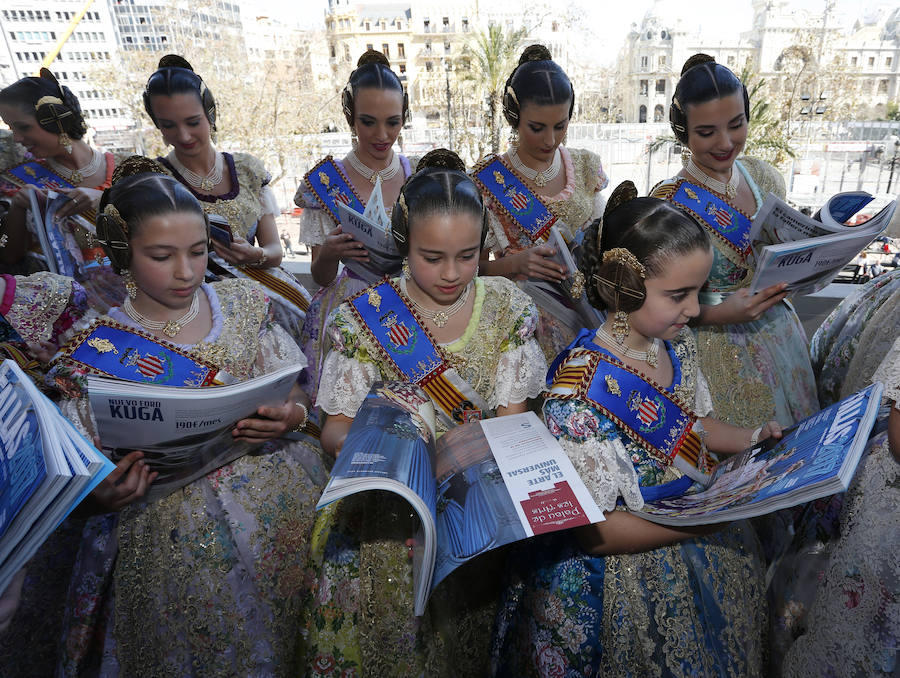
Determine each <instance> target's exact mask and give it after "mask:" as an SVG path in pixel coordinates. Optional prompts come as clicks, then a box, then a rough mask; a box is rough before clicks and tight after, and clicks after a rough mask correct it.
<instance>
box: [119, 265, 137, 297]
mask: <svg viewBox="0 0 900 678" xmlns="http://www.w3.org/2000/svg"><path fill="white" fill-rule="evenodd" d="M122 281H123V282H124V284H125V292H126V293H127V294H128V298H129V299H136V298H137V292H138V288H137V283H135V282H134V277H133V276H132V275H131V271H130V270H128V269H126V270H125V272H124V273H122Z"/></svg>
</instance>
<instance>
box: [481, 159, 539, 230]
mask: <svg viewBox="0 0 900 678" xmlns="http://www.w3.org/2000/svg"><path fill="white" fill-rule="evenodd" d="M471 175H472V179H473V180H474V181H475V183H476V184H478V187H479V188H480V189H481V190H482V191H486V192H487V193H489V194H490V195H491V198H493V200H494V202H495V203H496V204H497V206H498V207H499V208H500V210H501V211H502V212H503V213H504V214H506V216H507V217H509V218H510V219H511V220H512V222H513V223H514V224H516V225H517V226H518V227H519V228H520V229H522V231H524V232H525V234H526V235H527V236H528V238H529V239H530V240H531V242H532V243H533V244H540V243H542V242H544V241H546V240H547V234H548V233H549V231H550V227H551V226H553V224H554V223H555V222H556V216H555V215H554V214H553V213H552V212H551V211H550V208H549V207H547V205H546V204H545V203H544V201H543V200H542V199H541V197H540V196H539V195H537V194H536V193H535V192H534V191H532V190H531V189H530V188H528V186H527V185H526V184H525V181H524V179H522V177H520V176H519V175H518V173H516V171H515V170H513V169H512V168H511V167H509V166H508V165H507V164H506V163H504V162H503V160H502V159H501V157H500V156H499V155H494V156H488V157H487V158H485V159H484V160H482V161H481V162H479V163H478V164H477V165H475V167H474V168H472V172H471Z"/></svg>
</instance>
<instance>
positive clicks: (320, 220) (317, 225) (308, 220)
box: [294, 180, 335, 247]
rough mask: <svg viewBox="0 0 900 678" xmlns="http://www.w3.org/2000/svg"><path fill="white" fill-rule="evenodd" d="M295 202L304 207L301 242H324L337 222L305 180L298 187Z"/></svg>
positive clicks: (310, 245) (317, 243)
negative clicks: (324, 208)
mask: <svg viewBox="0 0 900 678" xmlns="http://www.w3.org/2000/svg"><path fill="white" fill-rule="evenodd" d="M294 203H295V204H296V205H297V206H298V207H302V208H303V212H302V213H301V214H300V242H302V243H303V244H305V245H308V246H309V247H312V246H313V245H322V244H324V243H325V236H327V235H328V234H329V233H331V231H333V230H334V229H335V223H334V220H333V219H332V218H331V216H330V215H329V214H328V212H326V211H325V210H323V209H322V206H321V205H320V204H319V201H318V200H316V197H315V196H314V195H313V193H312V191H311V190H310V188H309V186H308V185H307V183H306V181H305V180H304V181H302V182H301V183H300V186H298V187H297V192H296V193H295V194H294Z"/></svg>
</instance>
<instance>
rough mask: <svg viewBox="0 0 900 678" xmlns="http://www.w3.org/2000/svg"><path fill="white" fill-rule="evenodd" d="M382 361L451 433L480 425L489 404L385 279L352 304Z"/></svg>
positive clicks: (351, 301)
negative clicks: (421, 394)
mask: <svg viewBox="0 0 900 678" xmlns="http://www.w3.org/2000/svg"><path fill="white" fill-rule="evenodd" d="M348 301H349V304H350V308H351V309H352V310H353V312H354V314H355V315H356V317H357V319H358V320H359V321H360V323H361V324H362V327H363V328H364V329H365V330H366V331H367V332H368V334H369V336H370V337H371V338H372V339H373V340H374V342H375V343H376V344H377V346H378V347H379V348H380V349H381V351H380V352H381V356H380V357H381V358H382V360H384V361H385V362H386V363H388V364H389V365H391V366H393V368H394V369H395V370H396V371H397V372H398V373H400V374H401V375H402V378H403V380H404V381H408V382H410V383H414V384H417V385H418V386H419V387H421V388H422V390H423V391H425V392H426V393H427V394H428V396H429V397H430V398H431V399H432V400H433V401H434V403H435V406H436V408H435V409H436V413H437V415H438V417H439V418H441V419H442V420H443V422H444V424H445V425H446V426H447V427H448V428H452V427H453V426H455V425H457V424H462V423H466V422H467V421H474V420H476V419H481V418H482V414H483V412H485V411H486V410H487V403H485V401H484V399H483V398H481V396H479V395H478V393H477V392H476V391H475V389H473V388H472V387H471V386H470V385H469V384H467V383H466V382H465V380H463V378H462V377H461V376H459V374H458V373H457V372H456V370H455V369H454V368H453V367H452V366H451V365H450V363H449V362H448V360H447V357H446V355H445V352H444V349H443V348H441V346H440V345H439V344H438V343H437V341H435V340H434V337H432V336H431V333H430V332H429V331H428V330H427V329H425V327H424V325H423V324H422V322H421V321H420V320H419V318H418V317H417V316H416V314H415V312H414V311H413V310H412V309H411V308H410V307H409V305H408V304H407V303H406V300H405V299H404V297H403V294H402V293H401V292H400V290H399V289H398V288H397V287H396V285H395V284H394V283H393V281H391V280H388V279H385V280H383V281H382V282H380V283H378V284H376V285H373V286H371V287H368V288H366V289H364V290H362V291H361V292H359V293H357V294H355V295H354V296H352V297H350V299H349V300H348Z"/></svg>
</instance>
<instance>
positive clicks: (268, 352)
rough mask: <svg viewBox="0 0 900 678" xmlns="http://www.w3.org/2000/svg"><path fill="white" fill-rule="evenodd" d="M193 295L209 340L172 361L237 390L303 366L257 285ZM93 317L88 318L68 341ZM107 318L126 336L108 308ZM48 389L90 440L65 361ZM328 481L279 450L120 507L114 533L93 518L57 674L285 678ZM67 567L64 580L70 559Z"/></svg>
mask: <svg viewBox="0 0 900 678" xmlns="http://www.w3.org/2000/svg"><path fill="white" fill-rule="evenodd" d="M45 275H49V274H45ZM201 289H202V290H203V293H204V294H205V295H206V298H207V299H208V301H209V304H210V308H211V310H212V318H213V326H212V328H211V330H210V332H209V334H208V335H207V337H206V338H205V339H204V340H203V341H202V342H199V343H197V344H195V345H182V346H180V348H182V349H183V350H185V351H187V352H188V353H189V354H192V355H193V356H195V357H196V358H198V359H202V360H204V361H207V362H210V363H213V364H215V365H217V366H218V367H219V368H220V369H224V370H225V371H227V372H228V373H229V374H231V375H232V376H234V377H235V378H237V379H238V380H242V379H249V378H252V377H254V376H258V375H261V374H265V373H267V372H270V371H272V370H275V369H279V368H281V367H285V366H287V365H296V364H297V363H298V362H299V363H301V364H302V363H303V356H302V353H301V352H300V350H299V348H298V347H297V346H296V344H295V343H294V342H293V341H292V340H291V339H290V338H289V337H288V336H287V334H286V333H285V332H284V330H283V329H282V328H281V327H280V326H278V325H277V324H275V323H274V322H273V320H272V318H271V315H270V312H269V306H268V300H267V299H266V296H265V294H264V293H263V291H262V290H261V289H260V288H259V286H258V285H257V284H256V283H253V282H250V281H244V280H225V281H222V282H218V283H213V284H211V285H209V284H205V285H203V287H202V288H201ZM96 317H97V314H95V313H92V312H89V313H87V314H85V316H84V317H83V318H82V319H81V321H79V322H78V323H76V324H75V325H74V326H73V327H72V329H71V330H70V333H75V332H78V331H79V330H81V329H82V328H84V327H86V326H87V325H88V324H89V323H90V322H92V321H93V320H94V319H95V318H96ZM108 317H109V318H111V319H112V320H114V321H116V322H118V323H121V324H126V325H131V326H134V325H133V321H131V320H130V318H128V316H126V315H125V314H124V313H122V312H121V311H120V310H119V309H118V308H113V309H111V310H110V312H109V315H108ZM49 376H50V377H51V378H52V379H54V380H55V382H56V383H57V384H58V385H59V386H60V387H61V388H62V389H63V390H64V391H65V392H66V393H67V394H68V395H69V397H68V398H67V399H65V400H64V401H63V402H62V403H61V404H60V409H61V410H62V412H63V414H64V415H66V416H67V417H68V418H69V419H70V420H72V421H73V422H74V423H75V425H76V427H78V428H79V430H80V431H81V432H82V434H83V435H85V436H86V437H88V439H90V438H91V437H92V436H93V435H94V434H95V433H96V424H95V422H94V419H93V416H92V413H91V410H90V405H89V403H88V399H87V396H86V394H85V392H84V388H85V384H86V376H87V375H86V374H85V372H84V371H83V369H81V368H79V366H77V365H76V364H74V363H71V362H68V361H67V359H66V358H65V357H63V358H61V360H60V361H59V362H58V363H57V365H56V367H55V368H54V370H52V371H51V373H50V375H49ZM325 479H326V471H325V469H324V466H323V464H322V461H321V456H320V448H319V447H318V444H317V443H316V442H315V441H313V440H311V439H309V438H304V439H303V440H302V441H296V442H288V441H283V440H276V441H270V442H268V443H266V444H264V445H263V446H262V447H261V448H259V449H258V450H257V451H255V452H253V453H251V454H248V455H246V456H244V457H241V458H239V459H237V460H236V461H234V462H232V463H231V464H228V465H226V466H223V467H221V468H219V469H217V470H216V471H214V472H212V473H210V474H208V475H207V476H205V477H204V478H201V479H199V480H197V481H194V482H193V483H191V484H189V485H187V486H185V487H184V488H182V489H180V490H177V491H176V492H174V493H173V494H171V495H169V496H167V497H165V498H163V499H160V500H158V501H156V502H153V503H151V504H145V503H143V502H141V503H137V504H132V505H130V506H129V507H127V508H126V509H124V510H123V511H122V512H121V513H120V514H119V515H118V521H117V520H116V516H115V515H110V516H100V517H96V518H91V519H90V520H89V521H87V525H86V526H85V527H84V533H83V536H82V539H81V544H80V550H79V551H78V557H77V562H76V564H75V566H74V572H73V573H72V575H71V578H70V581H71V583H70V587H69V591H68V596H66V595H62V596H61V597H60V599H59V605H60V606H62V605H63V604H65V606H66V616H65V622H64V624H63V631H62V633H61V634H57V635H56V638H61V640H62V648H61V652H60V655H59V656H58V657H57V658H56V661H55V662H54V665H56V666H58V669H59V672H60V673H61V674H63V675H73V676H74V675H83V674H84V673H86V672H88V673H99V674H100V675H109V676H115V675H123V676H132V675H140V676H174V675H177V676H194V675H215V676H250V675H253V676H256V675H266V676H269V675H275V676H278V675H293V674H294V665H293V660H294V643H293V636H294V632H295V629H296V628H297V626H298V625H299V624H300V623H301V619H300V617H299V616H298V615H299V613H300V610H301V609H302V606H303V602H304V600H303V599H304V597H305V596H306V595H307V594H308V592H309V587H310V584H311V581H312V579H311V576H310V573H309V571H308V570H307V569H306V568H307V549H308V543H309V534H310V531H311V528H312V524H313V517H314V506H315V503H316V501H317V499H318V497H319V495H320V493H321V490H322V487H323V486H324V483H325ZM117 523H118V525H117ZM51 541H52V540H51ZM76 547H77V542H76ZM65 555H67V559H66V560H67V563H68V567H69V568H70V569H71V568H72V561H73V560H74V555H75V554H74V551H72V552H69V553H68V554H65ZM19 675H26V674H19ZM30 675H52V671H51V672H48V673H42V674H30Z"/></svg>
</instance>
